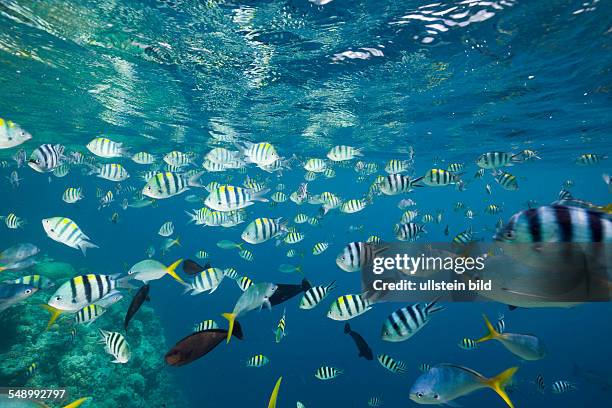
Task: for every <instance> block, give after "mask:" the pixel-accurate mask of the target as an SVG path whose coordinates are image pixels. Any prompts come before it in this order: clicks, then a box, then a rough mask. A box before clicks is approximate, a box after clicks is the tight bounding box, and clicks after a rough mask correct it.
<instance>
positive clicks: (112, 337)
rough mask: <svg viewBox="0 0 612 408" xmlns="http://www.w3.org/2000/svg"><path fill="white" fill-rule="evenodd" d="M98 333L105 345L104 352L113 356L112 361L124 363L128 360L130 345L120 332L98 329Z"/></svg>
mask: <svg viewBox="0 0 612 408" xmlns="http://www.w3.org/2000/svg"><path fill="white" fill-rule="evenodd" d="M100 335H101V336H102V340H103V341H104V344H105V346H106V347H105V350H106V352H107V353H108V354H111V355H112V356H113V357H115V359H114V360H113V361H112V362H113V363H119V364H125V363H127V362H128V361H130V346H129V345H128V343H127V341H126V340H125V337H123V335H122V334H121V333H117V332H109V331H106V330H102V329H100Z"/></svg>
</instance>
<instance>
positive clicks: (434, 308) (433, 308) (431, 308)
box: [425, 297, 445, 314]
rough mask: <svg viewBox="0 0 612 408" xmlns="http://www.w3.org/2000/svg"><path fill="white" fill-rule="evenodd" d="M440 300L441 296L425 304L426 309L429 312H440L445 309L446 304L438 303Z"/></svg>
mask: <svg viewBox="0 0 612 408" xmlns="http://www.w3.org/2000/svg"><path fill="white" fill-rule="evenodd" d="M439 300H440V297H437V298H435V299H434V300H432V301H431V302H430V303H428V304H427V305H426V306H425V310H426V311H427V313H428V314H432V313H435V312H439V311H441V310H444V309H445V308H444V306H439V305H438V301H439Z"/></svg>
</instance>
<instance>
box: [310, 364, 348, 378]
mask: <svg viewBox="0 0 612 408" xmlns="http://www.w3.org/2000/svg"><path fill="white" fill-rule="evenodd" d="M342 373H343V371H342V370H340V369H338V368H335V367H329V366H321V367H319V368H317V371H316V372H315V377H317V378H318V379H319V380H322V381H327V380H331V379H333V378H336V377H338V376H339V375H341V374H342Z"/></svg>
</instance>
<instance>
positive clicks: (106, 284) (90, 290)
mask: <svg viewBox="0 0 612 408" xmlns="http://www.w3.org/2000/svg"><path fill="white" fill-rule="evenodd" d="M128 279H130V278H129V277H124V278H121V279H118V276H116V275H94V274H88V275H79V276H75V277H74V278H71V279H70V280H69V281H67V282H64V283H63V284H62V285H61V286H60V287H59V288H58V289H57V290H56V291H55V293H54V294H53V295H52V296H51V298H50V299H49V302H48V305H49V306H51V307H52V308H54V309H57V310H61V311H65V312H76V311H77V310H80V309H82V308H84V307H85V306H87V305H90V304H92V303H95V302H97V301H98V300H100V299H102V298H104V297H105V296H107V295H108V294H109V293H110V292H112V291H113V290H114V289H115V288H116V287H125V288H129V287H131V286H130V285H129V284H127V280H128Z"/></svg>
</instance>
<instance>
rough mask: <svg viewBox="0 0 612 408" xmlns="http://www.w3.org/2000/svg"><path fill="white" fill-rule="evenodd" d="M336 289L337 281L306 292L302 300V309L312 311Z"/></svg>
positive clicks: (314, 287)
mask: <svg viewBox="0 0 612 408" xmlns="http://www.w3.org/2000/svg"><path fill="white" fill-rule="evenodd" d="M335 288H336V281H332V282H331V283H329V284H327V285H325V286H313V287H311V288H310V289H308V290H307V291H306V292H304V295H303V296H302V300H300V309H312V308H313V307H315V306H316V305H318V304H319V303H320V302H321V301H322V300H323V299H325V298H326V297H327V295H328V294H329V292H331V291H332V290H333V289H335Z"/></svg>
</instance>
